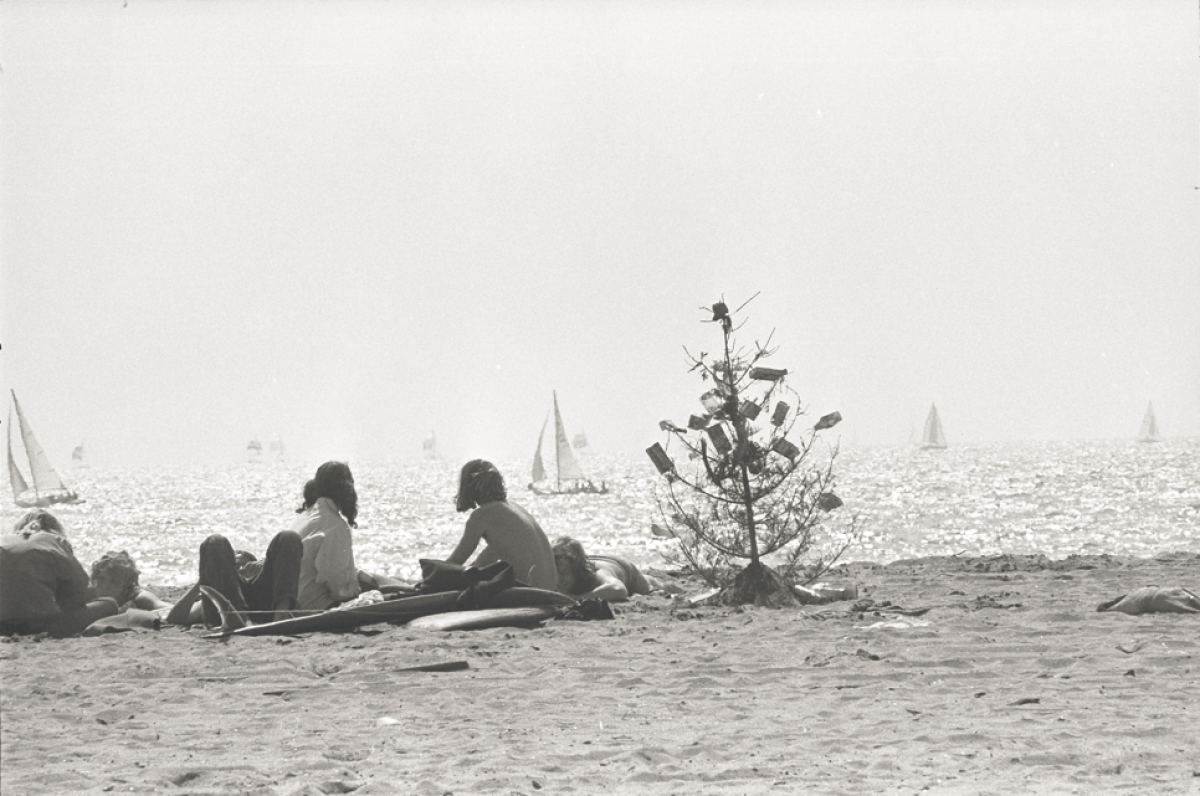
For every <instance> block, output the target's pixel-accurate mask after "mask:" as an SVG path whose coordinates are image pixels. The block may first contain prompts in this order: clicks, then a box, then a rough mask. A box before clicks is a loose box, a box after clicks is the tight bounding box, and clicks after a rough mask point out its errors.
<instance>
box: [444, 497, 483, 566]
mask: <svg viewBox="0 0 1200 796" xmlns="http://www.w3.org/2000/svg"><path fill="white" fill-rule="evenodd" d="M481 539H483V521H482V519H480V517H479V514H478V509H476V510H475V512H474V513H472V514H471V516H470V517H468V518H467V525H466V527H465V528H463V535H462V539H460V540H459V542H458V546H457V547H455V548H454V552H453V553H451V554H450V557H449V558H447V559H446V560H447V561H449V562H450V563H451V564H465V563H467V559H468V558H470V557H471V553H474V552H475V548H477V547H479V542H480V540H481Z"/></svg>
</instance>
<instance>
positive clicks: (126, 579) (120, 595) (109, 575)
mask: <svg viewBox="0 0 1200 796" xmlns="http://www.w3.org/2000/svg"><path fill="white" fill-rule="evenodd" d="M140 575H141V573H140V572H138V568H137V565H135V564H134V563H133V559H132V558H130V557H129V553H126V552H125V551H124V550H117V551H115V552H114V551H112V550H110V551H108V552H107V553H105V554H104V555H102V556H100V558H98V559H96V560H95V561H94V562H92V584H93V585H94V586H95V587H96V594H97V595H99V596H100V597H113V598H115V599H116V600H117V602H118V603H125V602H128V601H129V600H132V599H133V598H134V597H136V596H137V593H138V592H139V591H141V587H140V586H138V577H139V576H140Z"/></svg>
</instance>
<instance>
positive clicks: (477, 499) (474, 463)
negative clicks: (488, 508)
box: [454, 459, 508, 511]
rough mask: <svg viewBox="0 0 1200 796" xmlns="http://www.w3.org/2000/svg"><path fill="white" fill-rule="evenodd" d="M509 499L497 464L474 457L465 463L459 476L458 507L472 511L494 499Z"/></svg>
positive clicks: (455, 502) (456, 500) (455, 505)
mask: <svg viewBox="0 0 1200 796" xmlns="http://www.w3.org/2000/svg"><path fill="white" fill-rule="evenodd" d="M507 499H508V489H507V488H505V486H504V476H502V475H501V474H500V471H499V470H497V469H496V465H494V464H492V463H491V462H488V461H484V460H483V459H472V460H471V461H469V462H467V463H466V464H464V465H463V468H462V472H461V473H459V476H458V496H457V497H456V498H455V499H454V507H455V508H456V509H458V510H459V511H470V510H471V509H473V508H475V507H476V506H482V505H483V504H484V503H491V502H492V501H493V500H507Z"/></svg>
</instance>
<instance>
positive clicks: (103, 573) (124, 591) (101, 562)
mask: <svg viewBox="0 0 1200 796" xmlns="http://www.w3.org/2000/svg"><path fill="white" fill-rule="evenodd" d="M141 576H142V573H141V572H140V571H139V570H138V568H137V564H135V563H133V558H132V557H131V556H130V555H129V553H127V552H125V551H124V550H116V551H113V550H110V551H108V552H107V553H105V554H104V555H102V556H100V558H98V559H96V560H95V561H93V562H92V585H91V592H92V593H93V595H100V594H108V595H112V596H114V597H115V598H116V600H117V602H118V603H119V604H120V606H121V607H122V608H127V607H128V608H137V609H138V610H141V611H162V610H163V609H164V608H165V609H170V608H171V604H170V603H168V602H165V601H164V600H163V599H162V598H160V597H159V596H158V595H157V594H155V593H154V592H152V591H150V590H149V589H143V588H142V586H141V584H140V582H139V581H140V579H141ZM164 615H165V612H164Z"/></svg>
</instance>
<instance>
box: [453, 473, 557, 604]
mask: <svg viewBox="0 0 1200 796" xmlns="http://www.w3.org/2000/svg"><path fill="white" fill-rule="evenodd" d="M455 507H456V508H457V509H458V510H459V511H470V512H471V516H470V517H468V518H467V524H466V527H465V528H464V529H463V535H462V539H461V540H460V541H459V543H458V546H457V547H455V548H454V552H453V553H451V554H450V557H449V558H447V559H446V560H447V561H449V562H450V563H452V564H465V563H466V562H467V559H468V558H470V556H471V554H472V553H474V552H475V549H476V548H477V547H478V546H479V542H480V540H481V539H482V540H483V541H486V542H487V546H486V547H485V548H484V549H483V552H481V553H480V554H479V555H478V556H476V558H475V560H474V561H473V562H471V564H472V566H476V567H484V566H487V565H488V564H491V563H493V562H495V561H507V562H508V563H509V564H512V567H513V573H514V574H515V575H516V576H517V580H520V581H522V582H524V583H526V584H528V585H529V586H534V587H536V588H539V589H550V590H554V589H555V587H556V585H557V583H558V573H557V570H556V569H555V567H554V554H553V553H552V552H551V550H550V540H549V539H547V538H546V534H545V532H543V531H542V527H541V526H540V525H538V522H537V520H535V519H534V518H533V515H531V514H530V513H529V512H528V511H526V510H525V509H524V508H522V507H521V506H519V505H517V504H516V503H511V502H509V500H508V490H507V488H506V487H505V485H504V476H503V475H501V474H500V471H499V470H497V469H496V466H495V465H494V464H492V463H491V462H487V461H484V460H483V459H474V460H472V461H469V462H467V463H466V464H465V465H463V468H462V472H461V473H460V474H459V479H458V496H457V498H456V499H455ZM472 509H474V511H472Z"/></svg>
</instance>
